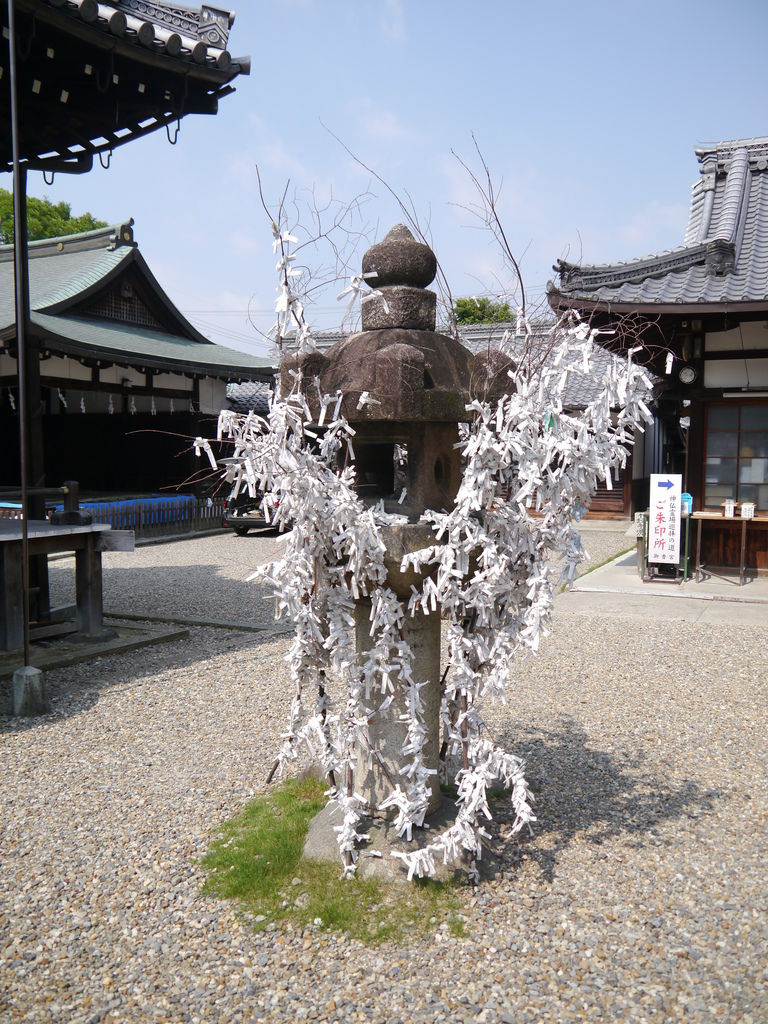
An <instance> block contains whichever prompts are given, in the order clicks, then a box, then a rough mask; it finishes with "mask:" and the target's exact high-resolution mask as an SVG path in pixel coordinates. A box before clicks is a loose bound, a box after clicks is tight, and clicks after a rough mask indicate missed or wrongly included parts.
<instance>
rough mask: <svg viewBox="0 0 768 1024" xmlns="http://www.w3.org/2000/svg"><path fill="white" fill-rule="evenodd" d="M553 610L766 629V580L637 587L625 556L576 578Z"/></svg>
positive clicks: (633, 561) (633, 562)
mask: <svg viewBox="0 0 768 1024" xmlns="http://www.w3.org/2000/svg"><path fill="white" fill-rule="evenodd" d="M557 608H558V611H560V612H569V613H575V614H584V615H596V614H597V615H599V614H613V615H622V616H629V617H633V618H634V617H637V618H645V619H683V620H686V621H689V622H701V623H707V622H711V623H718V624H720V625H735V626H749V625H754V626H766V625H768V577H764V576H762V577H757V576H754V575H753V576H750V577H749V578H748V579H747V580H746V582H745V584H744V586H739V581H738V574H737V575H736V576H732V577H728V578H723V577H715V576H711V575H707V576H706V577H705V578H704V579H703V580H702V582H701V583H696V581H695V580H687V581H686V582H685V583H680V584H676V583H658V582H655V583H643V581H642V580H641V578H640V576H639V575H638V571H637V556H636V554H635V552H630V553H629V554H624V555H619V556H618V557H617V558H615V559H613V560H612V561H611V562H609V563H607V564H606V565H604V566H602V567H601V568H599V569H595V570H593V571H592V572H588V573H586V574H585V575H584V576H581V577H579V578H578V579H577V581H576V584H575V585H574V587H573V589H572V590H571V591H567V592H566V593H564V594H561V595H560V596H559V597H558V599H557Z"/></svg>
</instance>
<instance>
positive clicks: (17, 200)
mask: <svg viewBox="0 0 768 1024" xmlns="http://www.w3.org/2000/svg"><path fill="white" fill-rule="evenodd" d="M8 58H9V60H8V63H9V73H10V84H11V147H12V151H13V222H14V232H13V271H14V282H15V286H16V366H17V369H18V379H19V401H18V408H19V458H20V460H21V574H22V575H21V579H22V589H23V592H24V593H23V602H24V664H25V665H29V518H28V510H29V500H28V495H27V487H28V480H27V415H28V410H27V377H26V343H25V336H24V334H25V330H26V326H27V321H28V319H29V310H28V309H27V302H28V297H27V295H26V294H25V289H24V263H25V261H26V259H27V252H25V251H24V250H25V249H26V246H25V245H24V244H23V240H24V239H26V237H27V233H26V230H25V228H26V223H25V218H26V202H24V198H26V193H27V169H26V167H22V166H21V164H20V162H19V106H18V89H17V72H16V15H15V11H14V0H8ZM19 239H22V244H19Z"/></svg>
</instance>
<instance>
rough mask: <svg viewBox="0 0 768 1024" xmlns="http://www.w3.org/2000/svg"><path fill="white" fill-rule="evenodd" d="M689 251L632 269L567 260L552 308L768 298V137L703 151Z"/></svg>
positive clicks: (690, 222) (655, 258) (644, 261)
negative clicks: (585, 303) (580, 303)
mask: <svg viewBox="0 0 768 1024" xmlns="http://www.w3.org/2000/svg"><path fill="white" fill-rule="evenodd" d="M696 157H697V159H698V161H699V164H700V178H699V180H698V181H697V182H696V183H695V184H694V185H693V190H692V197H691V210H690V215H689V218H688V226H687V229H686V231H685V236H684V240H683V244H682V245H681V246H678V247H677V248H674V249H670V250H668V251H666V252H663V253H658V254H656V255H653V256H648V257H645V258H644V259H638V260H630V261H628V262H624V263H613V264H602V265H593V266H586V265H585V266H579V265H578V264H574V263H567V262H566V261H564V260H559V261H558V263H557V265H556V266H555V270H557V272H558V274H559V278H560V280H559V282H558V284H557V285H556V286H555V285H553V284H550V303H551V304H552V305H553V306H561V307H562V306H563V305H566V304H567V303H568V302H569V301H576V300H578V299H582V300H587V301H589V302H600V303H610V304H624V303H626V304H630V305H634V306H643V305H670V304H709V303H711V304H717V305H720V304H724V303H729V304H736V303H742V302H763V301H765V300H767V299H768V138H760V139H740V140H735V141H732V142H721V143H718V144H717V145H716V146H712V147H706V148H701V149H697V150H696Z"/></svg>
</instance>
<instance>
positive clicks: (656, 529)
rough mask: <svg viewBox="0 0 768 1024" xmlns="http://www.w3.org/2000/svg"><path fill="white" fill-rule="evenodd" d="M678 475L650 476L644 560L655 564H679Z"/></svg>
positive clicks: (680, 481)
mask: <svg viewBox="0 0 768 1024" xmlns="http://www.w3.org/2000/svg"><path fill="white" fill-rule="evenodd" d="M682 489H683V478H682V476H678V475H675V474H673V473H653V474H652V475H651V499H650V504H649V506H648V562H649V563H653V564H655V565H675V566H677V565H679V564H680V497H681V494H682Z"/></svg>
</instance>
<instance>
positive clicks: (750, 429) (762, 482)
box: [704, 402, 768, 510]
mask: <svg viewBox="0 0 768 1024" xmlns="http://www.w3.org/2000/svg"><path fill="white" fill-rule="evenodd" d="M726 498H734V499H735V500H736V501H754V502H755V504H756V505H757V507H758V508H759V509H761V510H768V402H749V403H744V404H739V403H730V404H728V405H711V406H709V408H708V409H707V450H706V457H705V464H704V507H705V508H715V509H719V508H720V506H721V505H722V504H723V502H724V501H725V499H726Z"/></svg>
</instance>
